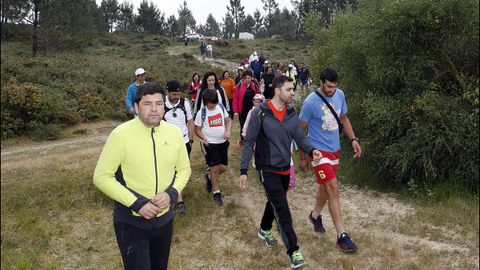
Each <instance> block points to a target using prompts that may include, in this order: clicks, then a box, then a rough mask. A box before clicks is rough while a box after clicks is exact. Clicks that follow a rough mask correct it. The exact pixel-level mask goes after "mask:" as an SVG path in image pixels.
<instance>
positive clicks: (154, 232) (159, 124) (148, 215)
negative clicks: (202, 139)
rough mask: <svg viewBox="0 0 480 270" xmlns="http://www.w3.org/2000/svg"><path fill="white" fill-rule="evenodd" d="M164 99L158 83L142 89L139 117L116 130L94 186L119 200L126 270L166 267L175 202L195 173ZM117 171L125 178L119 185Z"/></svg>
mask: <svg viewBox="0 0 480 270" xmlns="http://www.w3.org/2000/svg"><path fill="white" fill-rule="evenodd" d="M164 98H165V92H164V90H163V89H162V88H161V87H160V86H159V85H157V84H151V83H148V84H145V85H142V86H140V88H139V89H138V91H137V94H136V100H135V104H134V105H135V111H136V113H137V114H138V117H137V118H135V119H132V120H130V121H128V122H126V123H123V124H121V125H119V126H118V127H116V128H115V129H114V130H113V131H112V133H111V134H110V136H109V138H108V140H107V142H106V144H105V146H104V148H103V151H102V154H101V155H100V158H99V160H98V163H97V167H96V169H95V173H94V176H93V182H94V184H95V186H97V188H98V189H100V190H101V191H102V192H104V193H105V194H106V195H107V196H109V197H110V198H112V199H113V200H114V210H113V221H114V227H115V233H116V236H117V242H118V245H119V248H120V252H121V254H122V260H123V263H124V266H125V269H167V265H168V256H169V253H170V245H171V239H172V230H173V216H174V211H173V207H172V204H171V203H172V202H175V201H176V199H177V196H178V194H179V193H180V192H181V191H182V189H183V188H184V187H185V185H186V184H187V181H188V179H189V178H190V174H191V169H190V161H189V159H188V154H187V150H186V148H185V143H184V142H183V136H182V134H181V132H180V130H179V129H178V127H177V126H175V125H173V124H170V123H167V122H165V121H163V120H162V118H163V114H164ZM117 170H118V171H117ZM116 172H117V173H118V172H120V173H121V174H122V177H119V178H117V179H120V180H119V181H118V180H116V178H115V174H116ZM138 266H141V267H140V268H137V267H138Z"/></svg>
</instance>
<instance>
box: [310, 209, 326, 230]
mask: <svg viewBox="0 0 480 270" xmlns="http://www.w3.org/2000/svg"><path fill="white" fill-rule="evenodd" d="M312 213H313V211H312V212H310V215H309V216H308V220H310V223H312V224H313V229H314V230H315V231H316V232H319V233H325V228H324V227H323V223H322V215H320V216H318V217H317V218H313V216H312Z"/></svg>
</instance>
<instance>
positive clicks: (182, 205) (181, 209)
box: [177, 202, 187, 215]
mask: <svg viewBox="0 0 480 270" xmlns="http://www.w3.org/2000/svg"><path fill="white" fill-rule="evenodd" d="M186 212H187V208H186V207H185V203H184V202H179V203H178V204H177V214H180V215H184V214H185V213H186Z"/></svg>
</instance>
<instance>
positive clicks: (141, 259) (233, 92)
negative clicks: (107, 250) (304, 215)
mask: <svg viewBox="0 0 480 270" xmlns="http://www.w3.org/2000/svg"><path fill="white" fill-rule="evenodd" d="M258 66H260V71H259V67H258ZM134 74H135V82H134V83H132V84H131V85H130V86H129V87H128V90H127V95H126V98H125V100H126V109H127V111H128V113H129V114H131V115H132V116H133V119H132V120H130V121H127V122H125V123H123V124H121V125H119V126H118V127H116V128H115V129H114V130H113V131H112V132H111V134H110V136H109V138H108V140H107V142H106V144H105V146H104V149H103V151H102V153H101V155H100V157H99V160H98V163H97V166H96V169H95V172H94V177H93V181H94V184H95V185H96V186H97V187H98V188H99V189H100V190H101V191H102V192H104V193H105V194H106V195H107V196H109V197H110V198H112V199H113V200H114V209H113V221H114V228H115V233H116V237H117V243H118V246H119V249H120V252H121V255H122V260H123V263H124V267H125V269H166V268H167V266H168V257H169V252H170V246H171V239H172V233H173V221H172V220H173V216H174V215H175V213H178V214H185V213H186V206H185V202H184V200H183V197H182V190H183V188H184V187H185V186H186V184H187V183H188V181H189V179H190V176H191V174H192V171H191V168H190V161H189V156H190V152H191V150H192V144H193V142H194V137H195V136H196V137H198V139H199V141H200V149H201V152H202V154H203V155H204V157H205V163H206V170H205V171H201V172H195V175H199V174H201V175H202V178H204V180H205V188H206V191H207V192H209V193H210V192H211V194H212V195H211V196H212V200H213V203H215V204H217V205H223V201H224V197H223V195H222V193H221V189H220V182H221V181H220V176H221V175H222V174H223V173H224V172H226V170H227V169H228V161H229V155H228V148H229V145H230V140H231V130H232V123H233V122H234V121H236V120H238V122H239V126H240V140H239V142H238V144H237V146H238V147H239V148H240V149H241V160H240V172H239V177H238V179H237V181H236V182H237V185H238V187H239V189H240V190H241V191H245V190H247V187H248V177H247V175H248V174H247V172H248V170H249V164H250V161H251V159H252V156H253V162H252V165H253V167H254V168H255V170H256V172H257V174H258V177H259V179H260V182H261V184H262V186H263V188H264V192H265V195H266V204H265V209H264V212H263V216H262V219H261V221H260V226H259V229H258V232H257V235H258V237H259V238H261V239H262V240H263V241H264V242H265V244H266V245H267V246H268V247H274V246H275V245H276V244H277V240H276V239H275V236H274V233H273V231H272V225H273V221H276V224H277V226H278V230H279V232H280V236H281V238H282V240H283V243H284V245H285V248H286V250H287V254H288V256H289V258H290V261H291V268H294V269H296V268H300V267H303V266H305V265H306V261H305V258H304V256H303V254H302V252H301V251H300V248H299V246H298V243H297V236H296V233H295V231H294V229H293V223H292V215H291V212H290V209H289V205H288V201H287V191H288V190H290V189H291V188H292V187H293V185H294V177H292V176H293V175H294V166H293V156H292V153H293V152H294V149H296V148H298V162H299V164H298V165H299V167H300V169H301V170H302V171H307V169H308V168H309V167H311V170H312V172H314V174H315V177H316V180H317V183H318V189H317V193H316V201H315V205H314V206H313V210H312V211H311V212H310V214H309V215H308V219H309V221H310V222H311V223H312V225H313V230H314V231H315V232H318V233H325V228H324V226H323V223H322V215H321V213H322V210H323V208H324V206H325V205H326V204H328V208H329V211H330V215H331V217H332V220H333V223H334V225H335V229H336V232H337V240H336V244H337V246H338V247H339V248H340V249H341V250H342V251H345V252H355V251H356V249H357V247H356V245H355V244H354V243H353V241H352V240H351V239H350V236H349V235H348V233H347V232H346V230H345V228H344V225H343V221H342V216H341V211H340V203H339V187H338V179H337V176H336V173H337V169H338V164H339V158H340V134H341V133H342V132H343V133H344V134H345V135H346V136H347V137H348V138H349V140H350V144H351V147H352V149H353V152H354V157H355V158H358V157H360V156H361V154H362V149H361V147H360V145H359V142H358V139H357V138H356V137H355V134H354V131H353V128H352V125H351V123H350V120H349V119H348V117H347V111H348V110H347V104H346V101H345V95H344V92H343V91H342V90H341V89H338V82H339V78H338V74H337V72H336V71H335V70H334V69H332V68H325V69H324V70H323V71H322V72H321V74H320V78H319V81H318V83H319V87H318V88H317V89H315V90H313V91H312V92H311V93H310V94H309V95H308V96H307V97H306V99H305V100H304V102H303V104H302V108H301V111H300V113H297V112H296V110H295V108H294V107H293V106H292V105H291V102H292V101H293V97H294V94H295V91H297V89H299V90H300V91H303V90H304V89H306V90H309V86H310V84H311V82H312V79H311V77H310V72H309V71H308V69H307V68H306V67H305V65H304V64H303V63H301V64H300V66H299V67H297V66H296V64H295V62H294V61H293V60H292V61H291V62H290V63H289V64H288V66H287V67H286V68H283V65H282V64H281V63H279V64H277V65H276V67H275V71H274V67H273V66H272V64H271V63H269V61H267V60H266V59H265V58H264V57H263V55H260V56H258V55H257V52H254V53H252V55H250V57H248V59H247V58H246V59H244V60H242V62H241V63H240V65H239V67H238V70H237V76H236V78H235V79H233V78H232V76H231V74H230V72H229V71H224V72H223V74H222V76H221V78H218V77H217V74H215V73H214V72H211V71H209V72H206V73H205V74H204V75H203V76H202V77H201V76H200V74H198V73H194V74H193V75H192V82H191V83H190V84H189V86H188V89H182V86H181V84H180V82H179V81H177V80H171V81H168V83H167V84H166V89H164V88H163V87H162V86H160V85H159V84H156V83H149V82H146V81H145V75H146V71H145V70H144V69H143V68H138V69H137V70H136V71H135V73H134ZM298 86H300V87H298ZM165 90H166V91H165ZM183 90H187V91H188V94H189V95H190V98H185V97H184V96H183V95H182V92H183ZM309 164H311V165H309ZM175 204H176V206H177V207H176V211H175ZM139 266H140V267H139Z"/></svg>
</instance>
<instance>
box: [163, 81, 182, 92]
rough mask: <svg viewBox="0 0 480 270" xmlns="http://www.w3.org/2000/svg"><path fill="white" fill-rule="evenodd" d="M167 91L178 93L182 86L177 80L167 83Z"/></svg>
mask: <svg viewBox="0 0 480 270" xmlns="http://www.w3.org/2000/svg"><path fill="white" fill-rule="evenodd" d="M167 90H168V91H174V92H179V91H182V86H181V85H180V83H179V82H178V81H177V80H172V81H169V82H167Z"/></svg>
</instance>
